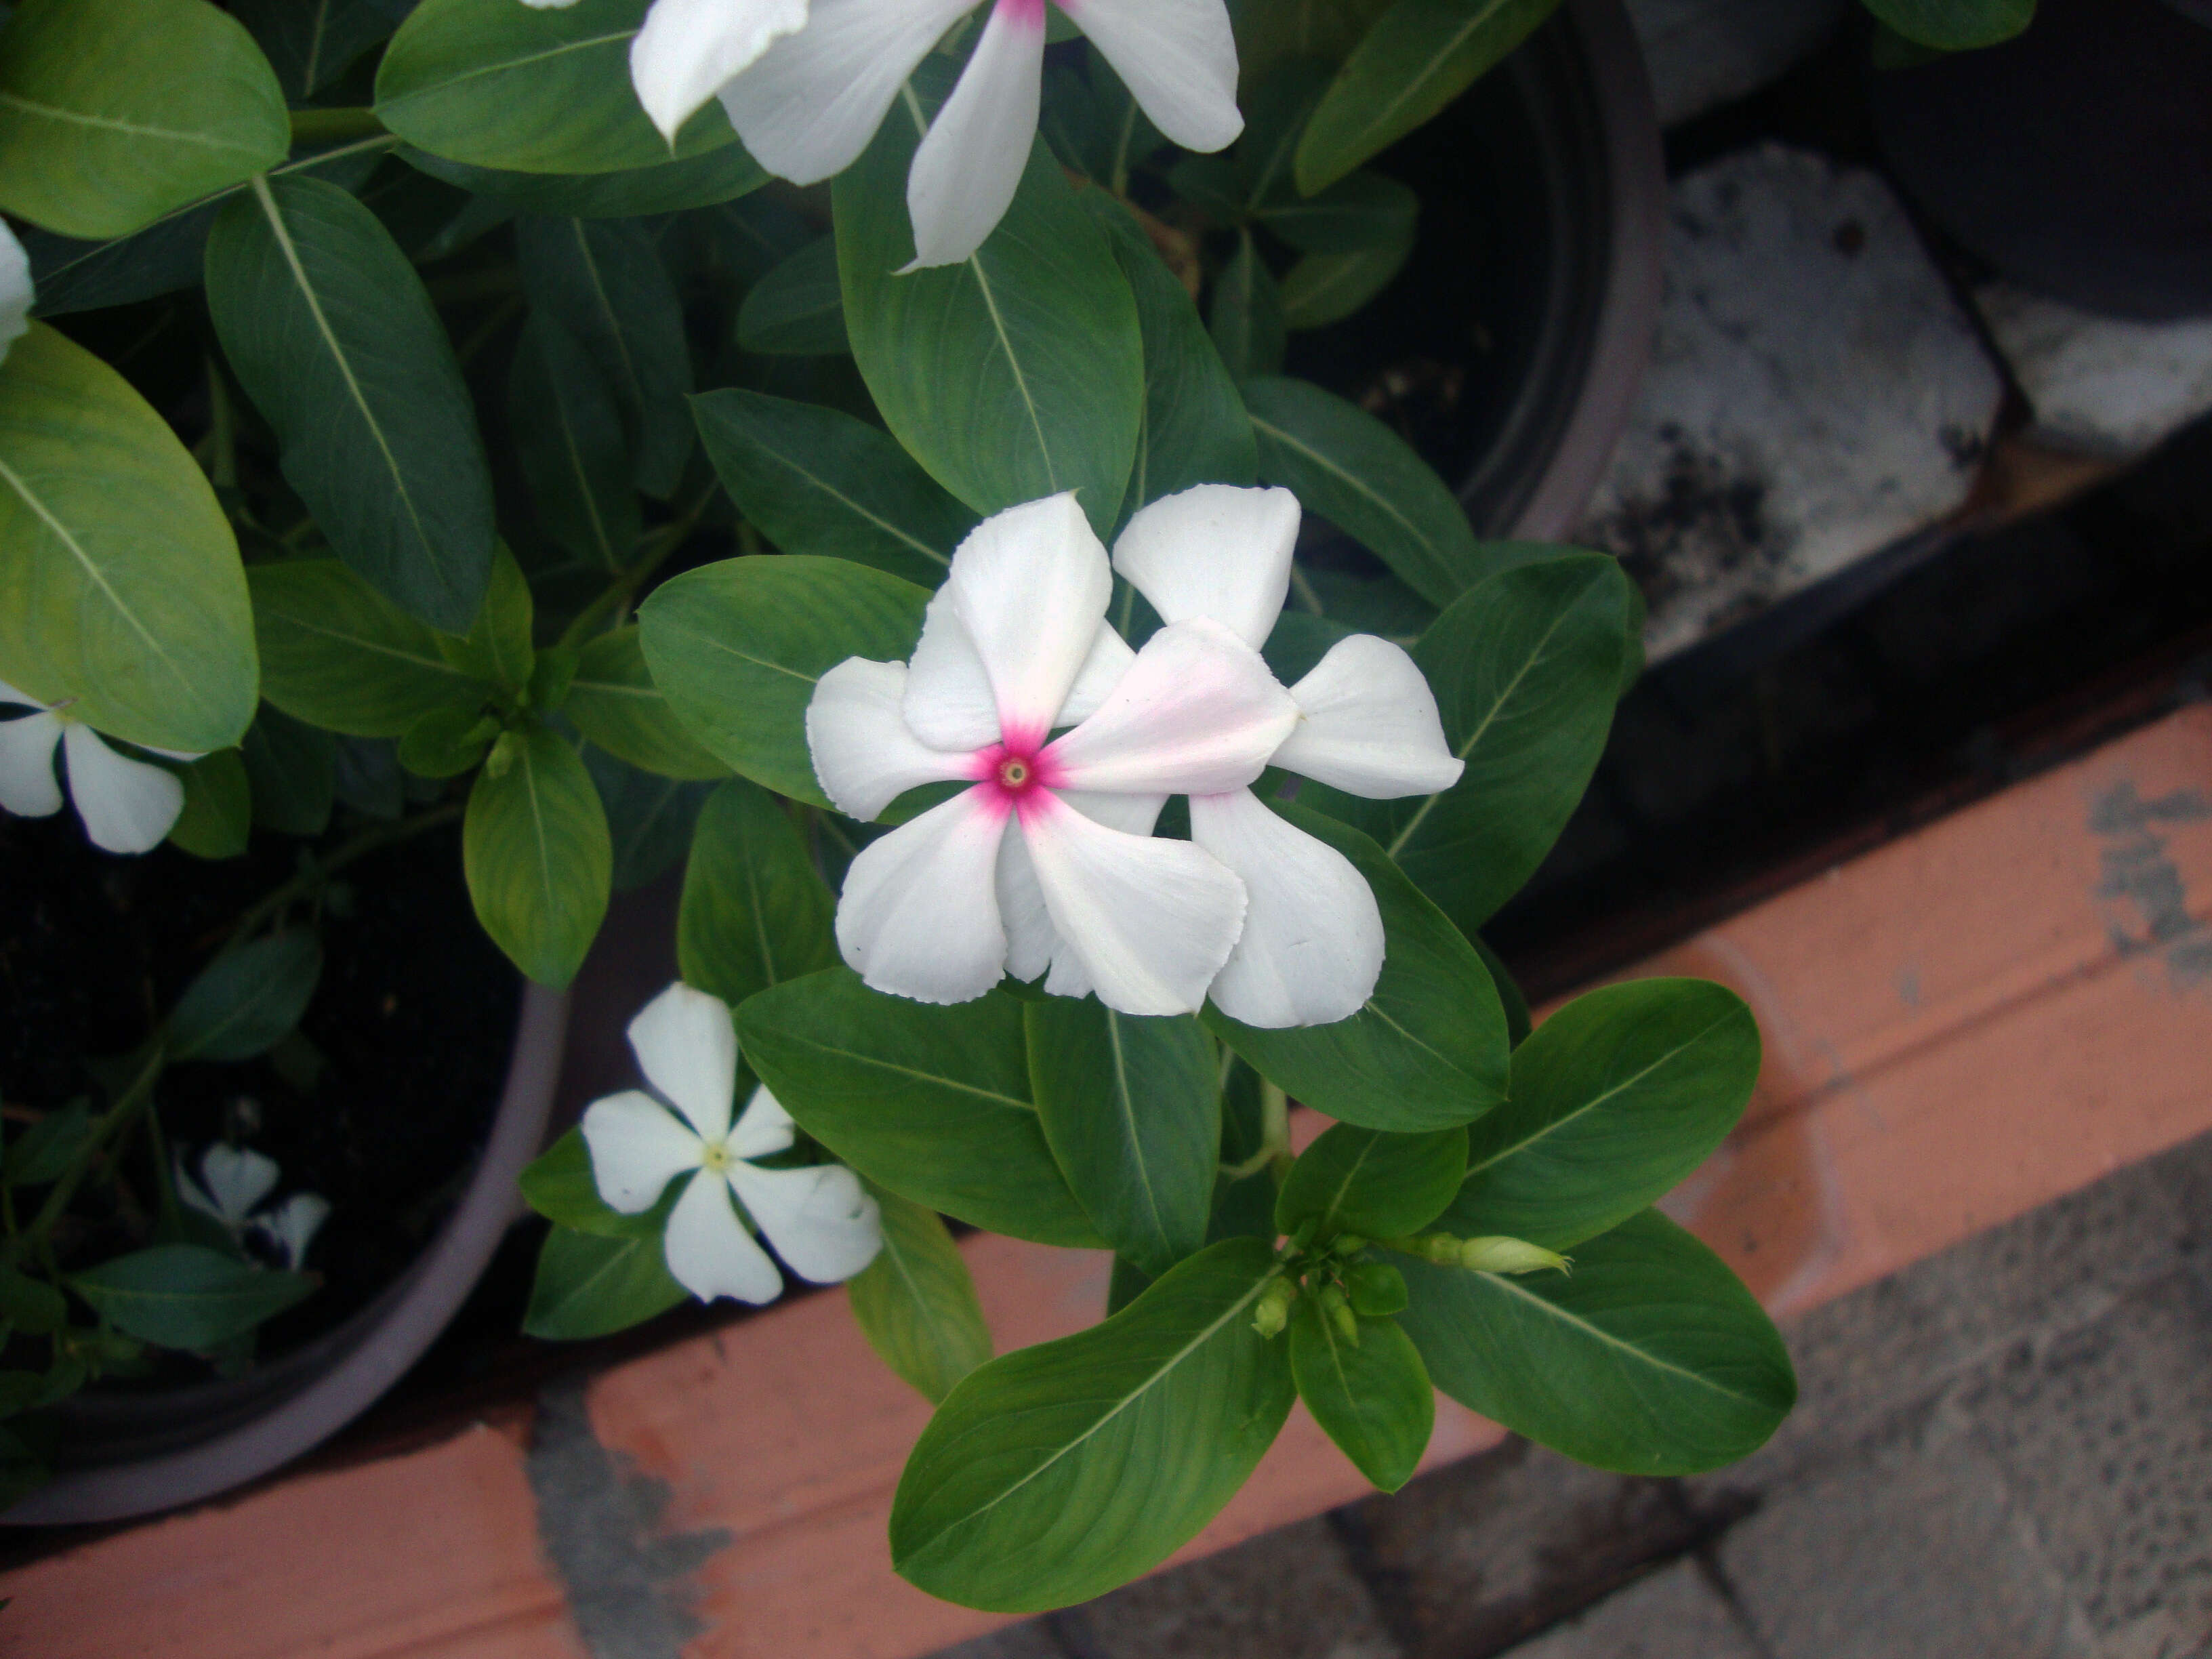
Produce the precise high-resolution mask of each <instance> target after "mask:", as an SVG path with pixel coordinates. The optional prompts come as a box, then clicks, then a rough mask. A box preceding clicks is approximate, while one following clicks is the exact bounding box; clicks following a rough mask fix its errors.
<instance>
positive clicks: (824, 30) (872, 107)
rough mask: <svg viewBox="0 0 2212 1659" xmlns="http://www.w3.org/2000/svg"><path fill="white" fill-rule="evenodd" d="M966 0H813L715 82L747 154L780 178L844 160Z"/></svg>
mask: <svg viewBox="0 0 2212 1659" xmlns="http://www.w3.org/2000/svg"><path fill="white" fill-rule="evenodd" d="M974 7H975V0H814V3H813V6H812V9H811V14H810V15H809V16H808V18H807V22H806V27H805V28H803V29H801V30H800V31H799V33H796V34H792V35H787V36H785V37H784V38H783V39H782V40H779V41H777V42H776V43H775V45H774V46H770V47H769V49H768V51H767V52H765V53H764V54H763V56H762V58H761V60H760V61H759V62H758V63H757V64H754V65H753V66H752V67H751V68H750V69H749V70H746V71H745V72H744V74H743V75H740V76H738V78H737V79H736V80H734V81H732V82H730V83H729V84H728V85H727V86H726V87H724V88H722V94H721V95H722V107H723V108H724V109H726V110H727V111H728V112H729V113H730V125H732V126H734V127H735V128H737V130H738V137H740V138H742V139H744V141H745V148H746V149H748V150H750V152H751V153H752V157H753V159H754V160H755V161H758V162H759V163H760V164H761V165H762V166H763V167H766V168H767V169H768V170H769V172H770V173H775V175H777V177H779V178H783V179H790V180H791V181H792V182H793V183H794V184H800V185H813V184H819V183H820V182H821V181H822V180H823V179H828V178H832V177H834V176H835V175H836V174H838V173H842V172H843V171H844V170H845V169H846V168H847V167H850V166H851V165H852V164H853V162H854V160H855V159H856V158H857V157H858V156H859V155H860V152H861V151H862V150H864V149H866V148H867V147H868V140H869V139H871V138H872V137H875V136H876V129H877V127H878V126H879V125H882V123H883V118H884V112H885V111H886V110H888V109H890V106H891V100H893V99H895V98H896V97H897V96H898V94H899V89H900V88H902V86H904V85H905V84H906V77H907V76H909V75H911V74H913V73H914V70H915V65H916V64H919V63H921V60H922V59H923V58H926V57H927V56H928V55H929V49H930V48H931V47H932V46H935V45H936V44H937V42H938V38H939V36H940V35H942V34H943V33H945V30H946V29H948V28H950V27H952V25H953V23H954V22H955V21H957V20H958V19H959V18H960V17H961V16H963V15H964V14H966V13H967V12H968V11H969V10H971V9H973V8H974Z"/></svg>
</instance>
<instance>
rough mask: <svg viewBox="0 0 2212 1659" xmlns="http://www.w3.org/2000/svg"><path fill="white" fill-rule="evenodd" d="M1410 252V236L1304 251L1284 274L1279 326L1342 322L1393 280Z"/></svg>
mask: <svg viewBox="0 0 2212 1659" xmlns="http://www.w3.org/2000/svg"><path fill="white" fill-rule="evenodd" d="M1412 257H1413V239H1412V238H1411V237H1410V236H1409V237H1407V240H1404V241H1403V242H1399V243H1391V244H1384V245H1383V246H1379V247H1364V248H1360V249H1358V250H1357V251H1356V252H1350V253H1309V254H1307V255H1306V256H1305V258H1303V259H1301V260H1299V261H1298V262H1297V264H1294V265H1292V266H1291V269H1290V274H1289V275H1287V276H1285V277H1284V278H1283V281H1282V297H1283V326H1284V327H1285V328H1286V329H1290V330H1291V331H1297V330H1300V329H1309V328H1326V327H1328V325H1330V324H1331V323H1339V322H1342V321H1343V320H1344V319H1346V317H1349V316H1351V315H1352V313H1354V312H1356V311H1358V310H1360V309H1361V308H1362V307H1364V306H1365V305H1366V304H1367V303H1368V302H1369V301H1371V300H1373V299H1374V298H1375V296H1376V295H1378V294H1380V293H1382V292H1383V289H1386V288H1388V287H1389V286H1390V284H1391V283H1394V282H1395V281H1396V280H1397V277H1398V273H1399V272H1400V271H1401V270H1404V269H1405V268H1406V261H1407V259H1409V258H1412Z"/></svg>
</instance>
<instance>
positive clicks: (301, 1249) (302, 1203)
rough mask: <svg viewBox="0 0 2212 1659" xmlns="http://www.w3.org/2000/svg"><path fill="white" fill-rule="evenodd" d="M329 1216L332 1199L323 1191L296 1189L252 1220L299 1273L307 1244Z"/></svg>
mask: <svg viewBox="0 0 2212 1659" xmlns="http://www.w3.org/2000/svg"><path fill="white" fill-rule="evenodd" d="M330 1218H331V1201H330V1200H328V1199H327V1198H325V1197H324V1196H323V1195H322V1194H320V1193H294V1194H292V1195H291V1196H290V1197H289V1198H288V1199H286V1200H284V1201H283V1203H282V1204H277V1205H273V1206H270V1208H268V1209H266V1210H264V1211H263V1212H261V1213H260V1214H259V1215H258V1216H256V1217H254V1218H253V1220H252V1224H251V1225H252V1228H253V1231H256V1232H258V1233H259V1234H260V1235H261V1237H264V1238H265V1239H267V1240H268V1241H269V1243H270V1246H271V1247H272V1248H273V1249H275V1250H276V1253H277V1255H280V1256H282V1257H283V1259H284V1265H285V1266H286V1267H289V1268H291V1269H292V1270H293V1271H295V1273H296V1272H297V1271H298V1270H299V1267H300V1264H301V1262H303V1261H306V1260H307V1246H308V1245H309V1244H311V1243H313V1242H314V1237H315V1235H316V1234H317V1233H319V1232H320V1231H322V1226H323V1223H325V1221H327V1220H329V1219H330Z"/></svg>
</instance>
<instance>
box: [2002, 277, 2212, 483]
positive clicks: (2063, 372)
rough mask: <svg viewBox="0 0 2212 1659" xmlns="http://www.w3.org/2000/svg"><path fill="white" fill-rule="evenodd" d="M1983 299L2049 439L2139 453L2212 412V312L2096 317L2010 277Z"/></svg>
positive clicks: (2122, 455) (2124, 456)
mask: <svg viewBox="0 0 2212 1659" xmlns="http://www.w3.org/2000/svg"><path fill="white" fill-rule="evenodd" d="M1974 303H1975V305H1976V306H1977V307H1978V308H1979V309H1980V311H1981V313H1982V316H1983V318H1984V320H1985V321H1986V322H1987V323H1988V324H1989V328H1990V336H1991V337H1992V338H1994V339H1995V340H1996V345H1997V350H1998V351H1999V353H2000V354H2001V355H2002V356H2003V357H2004V360H2005V362H2006V363H2007V364H2008V365H2009V366H2010V368H2011V369H2012V372H2013V378H2014V379H2015V380H2018V381H2019V382H2020V388H2021V392H2024V393H2026V394H2027V401H2028V404H2029V406H2030V407H2031V408H2032V409H2033V410H2034V411H2035V423H2036V430H2037V431H2038V433H2039V435H2041V436H2043V437H2045V439H2047V440H2050V441H2054V442H2057V443H2059V444H2063V445H2065V446H2068V447H2072V448H2076V449H2081V450H2086V451H2088V452H2089V453H2093V454H2099V455H2108V456H2111V457H2112V458H2114V459H2119V460H2129V459H2133V458H2134V457H2136V456H2137V455H2141V454H2143V453H2147V452H2148V451H2149V450H2150V449H2152V448H2154V447H2155V446H2156V445H2157V444H2158V443H2159V442H2160V441H2162V440H2164V439H2166V438H2168V437H2170V436H2172V435H2173V434H2174V433H2176V432H2178V431H2179V430H2180V429H2181V428H2183V427H2185V426H2186V425H2188V424H2189V423H2190V422H2191V421H2194V420H2197V419H2198V418H2199V417H2201V416H2204V415H2206V414H2212V317H2198V318H2192V319H2187V320H2185V321H2181V322H2172V323H2139V322H2130V321H2127V320H2124V319H2120V318H2114V317H2094V316H2092V315H2090V314H2089V313H2087V312H2084V311H2076V310H2075V309H2074V308H2073V307H2071V306H2063V305H2061V304H2059V303H2058V302H2057V301H2055V300H2046V299H2044V298H2043V297H2041V296H2040V295H2034V294H2030V293H2028V292H2027V291H2026V290H2025V289H2018V288H2015V287H2012V286H2011V285H2010V284H2008V283H1993V284H1991V285H1990V286H1989V287H1987V288H1984V289H1981V290H1980V291H1979V292H1978V293H1977V294H1976V295H1975V296H1974Z"/></svg>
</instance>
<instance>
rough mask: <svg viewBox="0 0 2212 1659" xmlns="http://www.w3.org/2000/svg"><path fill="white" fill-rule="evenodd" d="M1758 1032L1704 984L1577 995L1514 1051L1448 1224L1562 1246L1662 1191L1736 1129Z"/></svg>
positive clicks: (1474, 1140) (1754, 1065)
mask: <svg viewBox="0 0 2212 1659" xmlns="http://www.w3.org/2000/svg"><path fill="white" fill-rule="evenodd" d="M1758 1081H1759V1026H1758V1024H1757V1022H1755V1021H1754V1020H1753V1018H1752V1017H1751V1010H1750V1009H1748V1008H1747V1007H1746V1006H1744V1004H1743V1000H1742V999H1741V997H1739V996H1737V995H1736V994H1735V993H1734V992H1733V991H1730V990H1729V989H1728V988H1726V987H1723V986H1719V985H1714V984H1711V983H1710V982H1709V981H1705V980H1701V979H1644V980H1634V981H1630V982H1629V983H1627V984H1625V985H1608V986H1607V987H1604V988H1603V989H1601V990H1596V991H1592V992H1591V993H1589V994H1588V995H1587V996H1582V997H1577V999H1576V1000H1574V1001H1572V1002H1571V1003H1569V1004H1568V1005H1567V1006H1565V1007H1564V1008H1562V1009H1560V1010H1559V1012H1557V1013H1555V1014H1553V1016H1552V1017H1551V1018H1548V1019H1547V1020H1546V1021H1545V1022H1544V1024H1542V1025H1541V1027H1539V1028H1538V1029H1537V1030H1536V1033H1535V1035H1534V1036H1531V1037H1530V1038H1529V1039H1528V1041H1527V1042H1524V1043H1522V1045H1521V1046H1520V1048H1517V1049H1516V1050H1515V1051H1514V1054H1513V1082H1512V1086H1511V1088H1510V1091H1509V1095H1508V1098H1507V1101H1506V1103H1505V1104H1504V1106H1502V1107H1500V1108H1499V1109H1498V1110H1497V1111H1495V1112H1492V1114H1491V1115H1489V1116H1488V1117H1486V1118H1485V1119H1484V1120H1483V1121H1481V1122H1480V1123H1478V1124H1476V1125H1475V1126H1474V1129H1473V1130H1472V1131H1471V1132H1470V1135H1469V1139H1470V1143H1471V1144H1470V1146H1469V1149H1468V1173H1467V1181H1466V1184H1465V1185H1464V1186H1463V1187H1462V1188H1461V1189H1460V1194H1459V1196H1458V1198H1457V1200H1455V1202H1454V1203H1453V1205H1452V1206H1451V1208H1450V1209H1449V1210H1448V1211H1446V1212H1445V1213H1444V1225H1445V1230H1446V1231H1449V1232H1454V1233H1459V1234H1464V1235H1468V1236H1470V1237H1489V1236H1492V1235H1497V1234H1503V1235H1504V1236H1505V1237H1511V1238H1523V1239H1527V1240H1528V1242H1529V1243H1532V1244H1541V1245H1542V1246H1544V1247H1545V1248H1546V1249H1553V1250H1565V1249H1571V1248H1572V1247H1573V1246H1575V1245H1577V1244H1579V1243H1582V1242H1583V1240H1584V1239H1586V1238H1589V1237H1594V1236H1595V1235H1596V1234H1598V1233H1601V1232H1606V1231H1610V1230H1611V1229H1612V1228H1613V1227H1616V1226H1618V1225H1620V1223H1622V1222H1623V1221H1625V1220H1626V1219H1627V1218H1629V1217H1630V1216H1632V1215H1633V1214H1635V1213H1636V1212H1638V1210H1640V1209H1642V1208H1644V1206H1645V1205H1647V1204H1650V1202H1652V1201H1653V1200H1655V1199H1656V1198H1658V1197H1659V1196H1660V1195H1661V1194H1663V1193H1666V1192H1668V1191H1670V1190H1671V1189H1672V1188H1674V1186H1675V1185H1676V1184H1677V1183H1678V1182H1680V1181H1681V1180H1682V1179H1683V1178H1684V1177H1685V1176H1687V1175H1688V1174H1689V1173H1690V1171H1691V1170H1694V1169H1696V1168H1697V1167H1698V1165H1699V1164H1702V1163H1703V1162H1704V1161H1705V1158H1706V1157H1707V1156H1708V1155H1709V1154H1710V1153H1711V1152H1712V1150H1713V1148H1714V1147H1716V1146H1719V1145H1720V1143H1721V1140H1722V1138H1723V1136H1725V1135H1726V1134H1727V1133H1728V1132H1729V1130H1730V1129H1732V1128H1734V1127H1735V1123H1736V1120H1737V1119H1738V1118H1740V1117H1741V1116H1742V1115H1743V1109H1744V1107H1745V1105H1746V1103H1748V1102H1749V1100H1750V1099H1751V1091H1752V1085H1753V1084H1755V1083H1757V1082H1758Z"/></svg>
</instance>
